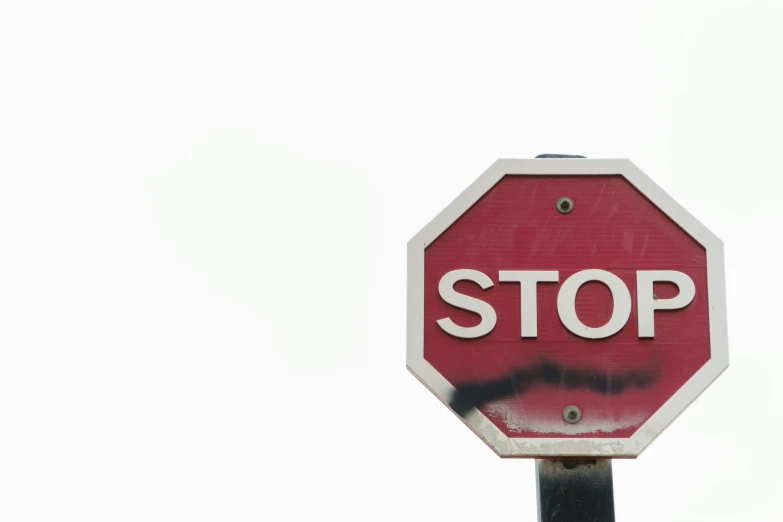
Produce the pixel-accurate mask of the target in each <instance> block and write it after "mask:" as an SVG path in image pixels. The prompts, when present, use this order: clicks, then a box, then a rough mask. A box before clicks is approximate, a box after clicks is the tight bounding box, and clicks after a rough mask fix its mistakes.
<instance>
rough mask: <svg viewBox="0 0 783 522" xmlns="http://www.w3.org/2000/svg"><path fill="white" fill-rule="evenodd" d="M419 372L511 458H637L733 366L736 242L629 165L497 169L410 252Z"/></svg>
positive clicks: (590, 162) (503, 163) (565, 163)
mask: <svg viewBox="0 0 783 522" xmlns="http://www.w3.org/2000/svg"><path fill="white" fill-rule="evenodd" d="M407 320H408V339H407V364H408V368H409V370H410V371H411V372H412V373H413V374H414V375H415V376H416V377H417V378H418V379H419V380H420V381H421V382H422V383H424V384H425V385H426V386H427V387H428V388H429V389H430V390H431V391H432V392H433V393H434V394H435V395H436V396H437V397H438V398H439V399H440V400H441V401H443V402H444V403H445V404H447V405H448V406H449V407H450V408H451V409H452V410H453V411H454V412H455V413H456V414H457V415H458V416H459V417H460V418H461V419H462V420H463V421H464V422H465V424H467V425H468V427H470V428H471V429H472V430H473V431H474V432H475V433H476V434H477V435H478V436H479V437H481V439H483V440H484V442H486V443H487V444H488V445H489V446H490V447H491V448H492V449H493V450H495V452H497V453H498V454H499V455H501V456H503V457H567V456H571V457H587V456H590V457H636V456H638V455H639V454H640V453H641V452H642V451H643V450H644V448H645V447H647V445H648V444H649V443H650V442H652V440H653V439H655V437H656V436H658V434H660V433H661V432H662V431H663V430H664V429H665V428H666V426H668V425H669V423H671V422H672V421H673V420H674V418H675V417H677V415H679V414H680V413H681V412H682V411H683V410H684V409H685V408H686V407H687V406H688V405H689V404H690V403H691V402H692V401H693V400H694V399H696V397H697V396H698V395H699V394H700V393H701V392H702V391H704V389H705V388H707V386H709V384H710V383H712V382H713V381H714V380H715V379H716V378H717V377H718V375H720V373H721V372H722V371H723V370H725V369H726V367H727V366H728V345H727V334H726V294H725V288H724V267H723V245H722V243H721V241H720V240H719V239H718V238H717V237H716V236H715V235H714V234H712V233H711V232H710V231H709V230H707V228H705V227H704V225H702V224H701V223H700V222H699V221H697V220H696V219H695V218H694V217H693V216H691V215H690V214H689V213H688V212H687V211H686V210H685V209H684V208H683V207H681V206H680V205H679V204H678V203H677V202H676V201H674V200H673V199H672V198H671V197H670V196H669V195H668V194H666V192H664V191H663V190H662V189H661V188H660V187H658V186H657V185H656V184H655V183H654V182H653V181H652V180H651V179H650V178H649V177H648V176H647V175H645V174H644V173H643V172H642V171H641V170H639V169H638V168H637V167H636V166H635V165H634V164H633V163H631V162H630V161H628V160H616V159H612V160H595V159H533V160H498V161H497V162H495V164H494V165H492V166H491V167H490V168H489V170H487V171H486V172H485V173H484V174H482V175H481V177H479V178H478V179H477V180H476V181H475V182H474V183H473V184H472V185H471V186H470V187H468V188H467V189H466V190H465V191H464V192H463V193H462V194H460V195H459V196H458V197H457V199H455V200H454V201H453V202H452V203H451V204H450V205H449V206H448V207H447V208H446V209H444V210H443V211H442V212H441V213H440V214H438V215H437V216H436V217H435V219H433V220H432V222H430V223H429V224H428V225H427V226H425V227H424V229H422V230H421V232H419V233H418V234H417V235H416V236H415V237H414V238H413V239H411V240H410V242H409V243H408V319H407Z"/></svg>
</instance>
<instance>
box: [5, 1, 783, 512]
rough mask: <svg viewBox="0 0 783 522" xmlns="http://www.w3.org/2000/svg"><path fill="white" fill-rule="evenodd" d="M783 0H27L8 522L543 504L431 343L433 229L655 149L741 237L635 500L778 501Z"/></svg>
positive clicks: (12, 164)
mask: <svg viewBox="0 0 783 522" xmlns="http://www.w3.org/2000/svg"><path fill="white" fill-rule="evenodd" d="M782 24H783V3H781V2H779V1H776V0H770V1H769V2H759V1H736V2H726V1H710V2H707V1H703V2H677V1H666V2H627V1H615V2H606V1H597V2H583V1H579V2H577V1H560V2H545V1H535V2H532V1H515V2H489V1H488V2H475V3H456V2H420V1H419V2H391V3H380V2H366V1H365V2H358V1H357V2H346V1H332V2H261V3H259V2H249V1H248V2H235V1H225V0H224V1H221V2H193V1H190V2H185V1H181V2H175V1H169V0H156V1H136V2H101V1H93V2H88V1H83V0H73V1H70V2H54V1H52V2H30V1H14V0H5V1H3V2H2V3H0V519H1V520H8V521H28V520H29V521H49V520H52V521H54V520H57V521H59V520H67V521H78V522H88V521H101V522H103V521H107V520H111V521H126V520H127V521H138V520H155V521H158V520H160V521H170V520H188V521H202V520H203V521H212V520H215V521H217V520H220V521H251V520H252V521H305V520H335V521H359V522H363V521H369V522H374V521H401V520H404V521H406V522H415V521H428V522H429V521H433V520H448V521H450V522H458V521H475V520H487V521H489V520H497V521H509V522H510V521H532V520H535V516H536V515H535V514H536V500H535V488H534V471H533V462H532V461H519V460H517V461H503V460H501V459H499V458H498V457H496V456H495V454H494V453H493V452H492V451H491V450H490V449H489V448H487V447H486V446H485V445H484V444H483V443H482V442H481V441H480V440H479V439H478V438H477V437H476V436H475V435H474V434H473V433H471V432H470V431H469V430H468V429H467V428H466V427H464V426H463V425H462V423H461V422H460V421H459V420H458V419H457V418H456V417H454V415H453V414H452V413H451V412H449V411H448V409H447V408H445V407H444V406H443V405H442V404H440V403H439V402H438V401H437V400H436V399H435V397H434V396H432V395H430V393H429V392H428V391H427V390H426V389H425V388H424V387H423V386H422V385H421V384H420V383H418V382H417V381H416V379H415V378H414V377H413V376H411V375H410V374H408V373H407V371H406V370H405V277H406V274H405V270H406V266H405V263H406V260H405V255H406V249H405V247H406V242H407V240H408V239H409V238H410V237H411V236H413V235H414V234H415V233H416V232H417V231H418V230H419V229H420V228H421V227H422V226H424V224H425V223H426V222H427V221H428V220H429V219H431V218H432V217H434V216H435V215H436V214H437V213H438V212H439V211H440V210H441V209H442V208H443V207H444V206H445V205H446V204H447V203H449V202H450V201H451V200H452V199H453V198H454V197H455V196H456V195H457V194H459V192H461V191H462V190H463V189H464V188H465V187H466V186H467V185H468V184H469V183H470V182H471V181H473V180H474V179H475V178H476V177H477V176H478V175H479V174H481V173H482V172H483V171H484V169H485V168H487V167H488V166H489V165H490V164H491V163H492V162H493V161H494V160H495V159H496V158H498V157H521V158H525V157H533V156H535V155H537V154H540V153H544V152H555V153H570V154H583V155H586V156H588V157H592V158H600V157H628V158H631V159H632V160H633V161H634V162H635V163H636V164H637V165H638V166H639V167H641V168H642V169H643V170H645V171H646V172H647V173H648V174H649V175H650V176H651V177H652V178H653V179H654V180H655V181H656V182H657V183H658V184H659V185H661V186H662V187H663V188H664V189H665V190H667V191H668V192H669V193H670V194H671V195H672V196H674V197H675V198H676V199H677V200H678V201H679V202H680V203H681V204H683V205H684V206H685V207H686V208H688V209H689V210H690V211H691V212H692V213H693V214H694V215H695V216H696V217H698V218H699V219H700V220H701V221H702V222H703V223H705V224H706V225H707V226H708V227H709V228H710V229H711V230H712V231H713V232H715V233H716V234H717V235H718V236H719V237H721V238H722V239H723V240H724V241H725V243H726V248H727V271H728V297H729V308H730V310H729V321H730V322H729V329H730V349H731V352H730V353H731V367H730V368H729V370H728V371H727V372H726V373H725V374H724V375H723V376H722V377H721V378H720V379H719V380H718V382H717V383H716V384H714V385H713V386H712V387H711V388H710V389H709V390H708V391H707V392H706V393H705V394H704V395H703V396H702V398H700V399H699V400H698V401H697V402H696V403H695V404H694V405H693V406H692V407H691V408H690V409H689V410H688V411H687V412H686V413H685V414H684V415H683V416H682V417H680V418H679V419H678V420H677V421H676V422H675V423H674V424H673V425H672V426H671V427H670V428H669V429H668V430H667V431H666V432H665V433H664V434H663V435H662V436H661V437H659V438H658V440H656V441H655V442H654V444H653V445H652V446H651V447H650V448H649V449H648V450H647V451H646V452H645V453H644V454H643V455H642V456H641V457H640V458H639V459H637V460H635V461H620V462H616V463H615V465H614V472H615V499H616V500H615V501H616V512H617V517H618V520H634V521H648V520H649V521H658V520H670V521H689V522H690V521H701V520H704V521H735V520H754V521H773V520H780V492H781V491H783V474H781V471H780V465H781V458H780V452H781V451H780V442H779V441H780V433H781V429H783V417H782V416H781V413H780V411H781V406H780V401H781V391H780V390H781V388H780V383H781V382H783V378H782V377H781V368H783V355H782V354H781V350H782V349H783V348H782V347H781V336H782V335H783V331H781V329H782V328H783V322H781V320H780V308H781V304H780V295H781V291H783V282H781V280H780V275H779V274H780V269H779V267H780V262H779V259H780V258H781V256H783V246H781V226H783V203H781V192H782V189H783V178H781V176H782V175H783V172H781V170H783V169H781V166H780V165H781V163H780V162H781V159H780V152H781V143H782V142H783V101H781V100H783V98H782V97H781V93H782V92H783V33H781V31H780V27H781V25H782Z"/></svg>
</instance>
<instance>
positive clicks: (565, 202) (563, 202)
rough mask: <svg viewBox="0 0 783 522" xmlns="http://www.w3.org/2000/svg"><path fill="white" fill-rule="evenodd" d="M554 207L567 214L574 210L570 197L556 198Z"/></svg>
mask: <svg viewBox="0 0 783 522" xmlns="http://www.w3.org/2000/svg"><path fill="white" fill-rule="evenodd" d="M555 207H556V208H557V211H558V212H560V213H561V214H569V213H570V212H571V211H572V210H574V201H573V200H572V199H571V198H566V197H562V198H560V199H558V200H557V204H556V205H555Z"/></svg>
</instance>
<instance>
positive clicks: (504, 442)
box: [407, 158, 729, 458]
mask: <svg viewBox="0 0 783 522" xmlns="http://www.w3.org/2000/svg"><path fill="white" fill-rule="evenodd" d="M618 174H619V175H622V176H623V177H624V178H625V179H626V180H628V181H629V182H630V183H631V184H632V185H633V186H634V187H636V188H637V189H638V190H639V191H640V192H641V193H642V194H643V195H644V196H646V197H647V198H648V199H649V200H650V201H651V202H652V203H653V204H654V205H656V206H657V207H658V208H659V209H660V210H662V211H663V212H664V213H665V214H667V215H668V216H669V218H670V219H671V220H672V221H674V222H675V223H677V224H678V225H679V226H680V227H681V228H682V229H683V230H685V231H686V232H687V233H688V234H690V235H691V237H693V238H694V239H695V240H696V241H698V242H699V243H700V244H701V245H702V246H703V247H704V248H705V249H706V251H707V281H708V299H709V314H710V350H711V357H710V360H709V361H708V362H707V363H706V364H705V365H704V366H703V367H702V368H701V369H700V370H699V371H698V372H696V374H695V375H693V377H691V378H690V379H689V380H688V381H687V382H686V383H685V384H684V385H683V386H682V387H681V388H680V389H679V390H678V391H677V392H676V393H675V394H674V395H673V396H672V398H671V399H669V400H668V401H667V402H666V403H665V404H664V405H663V406H662V407H661V408H660V409H659V410H658V411H657V412H655V413H654V414H653V415H652V416H651V417H650V418H649V419H648V420H647V422H645V423H644V424H643V425H642V426H641V427H640V428H639V429H638V430H637V431H636V432H635V433H634V435H633V436H632V437H630V438H521V437H519V438H517V437H508V436H506V435H505V434H504V433H503V432H502V431H501V430H500V429H499V428H498V427H497V426H495V425H494V424H493V423H492V422H491V421H490V420H489V419H488V418H487V417H486V416H485V415H484V414H483V413H481V412H480V411H478V410H477V409H476V408H473V409H472V410H471V411H470V412H469V413H468V414H467V415H465V416H464V417H460V418H461V419H462V420H463V422H465V424H467V425H468V427H470V428H471V429H472V430H473V431H474V432H475V433H476V434H477V435H478V436H479V437H481V439H482V440H483V441H484V442H486V443H487V445H489V447H490V448H492V449H493V450H494V451H495V452H496V453H497V454H498V455H500V456H501V457H528V458H532V457H542V458H547V457H594V458H595V457H604V458H622V457H625V458H635V457H637V456H639V455H640V454H641V453H642V451H643V450H644V449H645V448H646V447H647V446H648V445H649V444H650V443H651V442H652V441H653V440H654V439H655V438H656V437H657V436H658V435H660V434H661V432H663V430H664V429H666V427H667V426H668V425H669V424H670V423H671V422H672V421H673V420H674V419H675V418H677V416H678V415H679V414H680V413H682V412H683V411H684V410H685V409H686V408H687V407H688V406H689V405H690V404H691V403H692V402H693V401H694V400H696V398H697V397H698V396H699V395H700V394H701V393H702V392H703V391H704V390H705V389H707V387H708V386H709V385H710V384H711V383H712V382H713V381H714V380H715V379H717V378H718V376H719V375H720V374H721V373H722V372H723V371H724V370H725V369H726V368H728V366H729V348H728V332H727V326H726V288H725V269H724V258H723V242H722V241H721V240H720V239H719V238H718V237H717V236H715V235H714V234H713V233H712V232H710V231H709V230H708V229H707V228H706V227H705V226H704V225H702V224H701V223H700V222H699V221H698V220H697V219H696V218H694V217H693V216H692V215H691V214H690V213H689V212H688V211H687V210H685V209H684V208H683V207H682V206H681V205H680V204H679V203H677V202H676V201H675V200H674V199H672V197H671V196H669V195H668V194H667V193H666V192H665V191H664V190H663V189H661V188H660V187H659V186H658V185H656V184H655V182H653V181H652V180H651V179H650V178H649V177H648V176H647V175H646V174H645V173H644V172H642V171H641V170H640V169H639V168H638V167H636V165H634V164H633V163H632V162H631V161H630V160H627V159H581V158H578V159H577V158H568V159H555V158H547V159H499V160H497V161H496V162H495V163H494V164H493V165H492V166H491V167H489V169H487V170H486V172H484V173H483V174H482V175H481V176H480V177H479V178H478V179H477V180H476V181H474V182H473V183H472V184H471V185H470V186H469V187H468V188H467V189H465V191H464V192H462V194H460V195H459V196H457V198H456V199H455V200H454V201H452V202H451V204H449V205H448V206H447V207H446V208H445V209H444V210H443V211H442V212H441V213H440V214H438V215H437V216H436V217H435V218H434V219H433V220H432V221H431V222H430V223H429V224H427V225H426V226H425V227H424V228H423V229H422V230H421V231H420V232H419V233H418V234H416V235H415V236H414V237H413V238H412V239H411V240H410V241H409V242H408V311H407V323H408V326H407V366H408V370H410V372H411V373H413V375H415V376H416V377H417V378H418V379H419V380H420V381H421V382H422V383H423V384H424V385H425V386H427V387H428V388H429V389H430V390H431V391H432V392H433V393H434V394H435V395H436V396H437V397H438V398H439V399H440V400H441V401H442V402H443V403H444V404H447V405H448V399H449V397H450V396H451V394H452V393H453V391H454V387H453V386H452V385H451V384H450V383H449V382H448V381H447V380H446V379H445V378H444V377H443V376H442V375H441V374H440V373H439V372H438V371H437V370H435V368H433V367H432V365H431V364H429V363H428V362H427V361H426V360H424V249H425V248H426V247H427V245H429V244H431V243H432V242H433V241H435V239H437V238H438V236H440V235H441V234H442V233H443V232H444V231H445V230H446V229H447V228H448V227H449V226H451V224H452V223H454V222H455V221H456V220H457V219H458V218H459V217H460V216H461V215H462V214H463V213H465V212H466V211H467V210H468V209H469V208H470V207H472V206H473V204H475V203H476V202H477V201H478V200H479V199H480V198H481V197H482V196H483V195H484V194H486V193H487V192H488V191H489V190H490V189H491V188H492V187H493V186H495V184H496V183H497V182H498V181H500V180H501V178H503V177H504V176H507V175H525V176H535V175H541V176H557V175H564V176H568V175H580V176H590V175H597V176H600V175H618Z"/></svg>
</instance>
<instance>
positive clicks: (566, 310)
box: [557, 269, 631, 339]
mask: <svg viewBox="0 0 783 522" xmlns="http://www.w3.org/2000/svg"><path fill="white" fill-rule="evenodd" d="M589 281H599V282H601V283H603V284H605V285H606V286H607V287H609V290H610V291H611V292H612V301H613V309H612V317H611V318H610V319H609V322H608V323H606V324H605V325H603V326H599V327H598V328H591V327H589V326H587V325H585V324H584V323H583V322H582V321H580V320H579V317H578V316H577V315H576V293H577V292H578V291H579V289H580V288H581V287H582V285H583V284H585V283H587V282H589ZM557 314H558V315H559V316H560V321H561V322H562V323H563V326H565V327H566V328H568V329H569V330H570V331H571V332H572V333H574V334H576V335H578V336H579V337H584V338H585V339H604V338H605V337H609V336H611V335H614V334H616V333H617V332H619V331H620V330H622V328H623V326H625V323H627V322H628V318H629V317H630V316H631V293H630V292H629V291H628V287H627V286H625V283H623V280H622V279H620V278H619V277H617V276H616V275H614V274H613V273H611V272H607V271H606V270H598V269H591V270H582V271H581V272H577V273H575V274H574V275H572V276H571V277H569V278H568V279H567V280H566V281H565V283H563V286H562V287H560V292H559V293H558V294H557Z"/></svg>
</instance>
